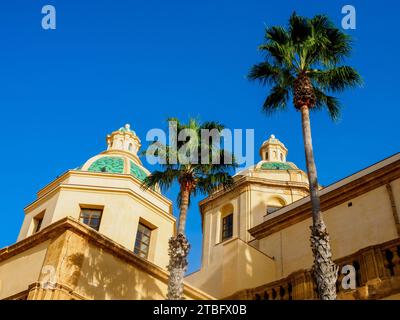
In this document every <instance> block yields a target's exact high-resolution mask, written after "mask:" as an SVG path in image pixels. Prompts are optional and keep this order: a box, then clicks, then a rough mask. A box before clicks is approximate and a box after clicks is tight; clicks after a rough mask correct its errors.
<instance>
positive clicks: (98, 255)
mask: <svg viewBox="0 0 400 320" xmlns="http://www.w3.org/2000/svg"><path fill="white" fill-rule="evenodd" d="M68 269H70V270H71V271H72V272H71V273H70V274H71V277H70V281H69V282H71V283H73V284H74V285H73V287H74V291H75V292H76V293H78V294H81V295H83V296H85V297H88V298H90V299H94V300H117V299H119V300H142V299H147V300H154V299H157V300H158V299H160V300H161V299H165V297H164V295H165V292H166V284H165V283H163V282H161V281H160V280H158V279H155V278H154V277H152V276H150V275H149V274H147V273H146V272H145V271H142V270H140V269H138V267H136V266H135V265H133V264H130V263H129V262H126V261H124V260H122V259H119V258H116V257H114V256H113V255H111V254H110V253H108V252H106V251H105V250H103V249H100V248H93V247H89V248H88V250H87V251H86V253H85V254H83V253H75V254H72V255H70V256H69V257H68Z"/></svg>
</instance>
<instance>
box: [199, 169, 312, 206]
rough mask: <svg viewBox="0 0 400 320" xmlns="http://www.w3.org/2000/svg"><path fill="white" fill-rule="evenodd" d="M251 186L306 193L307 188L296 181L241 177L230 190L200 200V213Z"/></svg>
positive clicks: (306, 185) (220, 191)
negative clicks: (220, 200) (219, 200)
mask: <svg viewBox="0 0 400 320" xmlns="http://www.w3.org/2000/svg"><path fill="white" fill-rule="evenodd" d="M251 185H262V186H268V187H279V188H296V189H301V190H304V191H306V192H307V193H308V191H309V188H308V184H307V183H304V182H296V181H279V180H270V179H264V178H258V177H248V176H242V177H239V178H237V180H236V181H235V182H234V185H233V186H232V187H231V188H230V189H226V190H219V191H217V192H215V193H214V194H212V195H210V196H208V197H207V198H205V199H203V200H201V201H200V202H199V207H200V212H201V213H202V214H203V211H204V208H205V207H208V205H209V204H210V203H211V202H214V201H217V200H218V199H221V198H223V197H224V196H226V195H229V196H232V194H234V195H238V194H241V193H242V192H244V191H245V190H246V187H248V186H251Z"/></svg>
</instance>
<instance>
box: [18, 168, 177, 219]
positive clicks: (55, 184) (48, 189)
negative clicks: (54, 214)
mask: <svg viewBox="0 0 400 320" xmlns="http://www.w3.org/2000/svg"><path fill="white" fill-rule="evenodd" d="M72 175H76V176H91V177H100V178H106V179H128V180H131V181H132V182H134V183H135V184H136V185H137V186H138V187H140V188H141V185H142V184H141V181H140V180H138V179H137V178H135V177H133V176H132V175H130V174H117V173H106V172H88V171H79V170H68V171H67V172H65V173H63V174H62V175H61V176H59V177H57V178H56V179H55V180H53V181H52V182H50V183H49V184H48V185H47V186H45V187H44V188H43V189H41V190H40V191H39V192H38V193H37V196H38V199H36V200H35V201H33V202H32V203H30V204H28V205H27V206H26V207H25V208H24V210H25V211H26V210H29V209H31V207H33V206H34V205H37V204H38V203H41V201H42V200H43V199H46V198H48V197H49V195H52V194H54V191H55V190H56V189H57V188H59V187H60V186H61V185H62V182H63V181H64V180H65V179H67V178H69V177H70V176H72ZM64 186H65V185H64ZM93 187H94V188H99V189H101V190H105V188H106V187H97V186H93ZM110 189H111V188H110ZM121 189H122V188H121ZM146 192H147V193H149V194H151V195H152V196H153V197H155V198H157V199H158V200H160V201H161V202H163V203H164V204H165V205H167V206H168V207H170V214H171V215H172V201H171V200H169V199H168V198H166V197H165V196H163V195H162V194H161V193H158V192H156V191H154V190H152V189H147V190H146ZM132 193H133V192H132ZM141 199H142V198H141Z"/></svg>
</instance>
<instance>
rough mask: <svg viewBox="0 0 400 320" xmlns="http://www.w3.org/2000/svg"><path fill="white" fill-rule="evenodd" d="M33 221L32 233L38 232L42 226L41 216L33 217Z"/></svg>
mask: <svg viewBox="0 0 400 320" xmlns="http://www.w3.org/2000/svg"><path fill="white" fill-rule="evenodd" d="M34 221H35V225H34V228H35V229H34V231H33V233H36V232H39V231H40V228H41V227H42V222H43V216H41V217H35V218H34Z"/></svg>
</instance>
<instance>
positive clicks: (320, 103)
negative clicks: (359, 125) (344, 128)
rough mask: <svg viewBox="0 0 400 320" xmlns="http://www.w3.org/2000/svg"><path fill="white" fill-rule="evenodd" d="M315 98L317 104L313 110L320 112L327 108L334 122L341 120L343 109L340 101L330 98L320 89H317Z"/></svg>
mask: <svg viewBox="0 0 400 320" xmlns="http://www.w3.org/2000/svg"><path fill="white" fill-rule="evenodd" d="M315 96H316V98H317V103H316V105H315V108H313V109H315V110H320V109H323V108H326V110H327V111H328V114H329V116H330V117H331V119H332V120H333V121H337V120H339V118H340V110H341V108H342V106H341V104H340V101H339V99H337V98H336V97H333V96H329V95H327V94H325V93H324V92H323V91H321V90H319V89H315ZM313 109H311V110H313Z"/></svg>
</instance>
